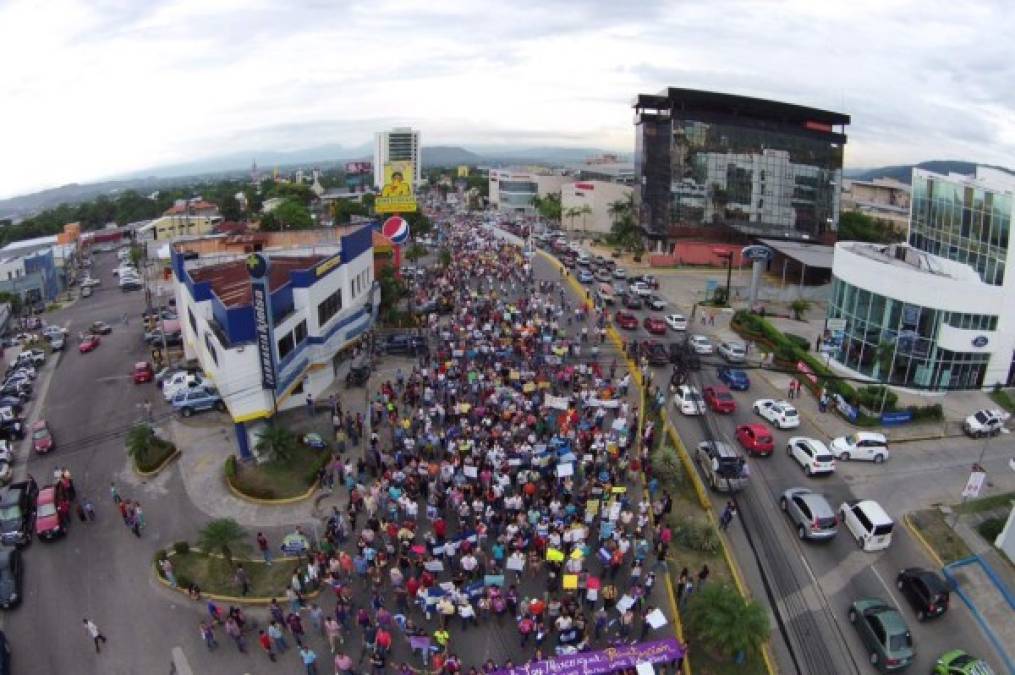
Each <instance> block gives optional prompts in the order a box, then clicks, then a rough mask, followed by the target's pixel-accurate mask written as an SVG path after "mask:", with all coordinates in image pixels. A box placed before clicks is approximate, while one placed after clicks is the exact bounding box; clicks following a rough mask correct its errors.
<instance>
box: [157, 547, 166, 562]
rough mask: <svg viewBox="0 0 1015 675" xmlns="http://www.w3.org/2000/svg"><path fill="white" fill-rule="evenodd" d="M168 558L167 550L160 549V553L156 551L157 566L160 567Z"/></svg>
mask: <svg viewBox="0 0 1015 675" xmlns="http://www.w3.org/2000/svg"><path fill="white" fill-rule="evenodd" d="M168 557H169V556H168V555H167V554H166V549H164V548H160V549H159V550H158V551H155V564H156V565H158V564H159V563H160V562H162V561H163V560H165V559H166V558H168Z"/></svg>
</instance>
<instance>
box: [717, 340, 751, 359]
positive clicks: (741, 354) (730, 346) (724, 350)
mask: <svg viewBox="0 0 1015 675" xmlns="http://www.w3.org/2000/svg"><path fill="white" fill-rule="evenodd" d="M717 351H718V352H719V356H721V357H723V358H724V359H726V360H727V361H729V362H730V363H743V362H744V359H746V358H747V349H746V348H745V347H744V345H742V344H741V343H739V342H722V343H720V344H719V349H718V350H717Z"/></svg>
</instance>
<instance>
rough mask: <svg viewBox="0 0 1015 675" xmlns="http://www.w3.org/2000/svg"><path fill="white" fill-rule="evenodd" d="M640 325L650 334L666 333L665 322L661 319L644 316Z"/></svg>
mask: <svg viewBox="0 0 1015 675" xmlns="http://www.w3.org/2000/svg"><path fill="white" fill-rule="evenodd" d="M641 325H642V326H644V327H645V330H647V331H648V332H649V333H652V335H666V323H665V322H664V321H663V320H662V319H657V318H656V317H654V316H646V317H645V321H643V322H642V324H641Z"/></svg>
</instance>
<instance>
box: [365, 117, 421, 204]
mask: <svg viewBox="0 0 1015 675" xmlns="http://www.w3.org/2000/svg"><path fill="white" fill-rule="evenodd" d="M420 159H421V157H420V148H419V131H417V130H415V129H411V128H409V127H396V128H394V129H392V130H391V131H379V132H377V133H376V134H374V187H376V188H377V189H378V190H380V189H381V188H382V187H384V165H385V164H387V163H388V162H412V170H413V172H414V174H415V175H414V176H413V177H412V181H413V184H414V185H419V184H420V183H422V182H423V163H422V162H421V161H420Z"/></svg>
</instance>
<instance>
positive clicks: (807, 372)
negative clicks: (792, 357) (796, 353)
mask: <svg viewBox="0 0 1015 675" xmlns="http://www.w3.org/2000/svg"><path fill="white" fill-rule="evenodd" d="M796 369H797V370H798V371H799V372H801V373H803V376H804V377H806V378H807V379H808V380H810V381H811V384H817V383H818V376H817V375H815V374H814V371H813V370H811V367H810V366H808V365H807V364H806V363H804V362H803V361H797V362H796Z"/></svg>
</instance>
